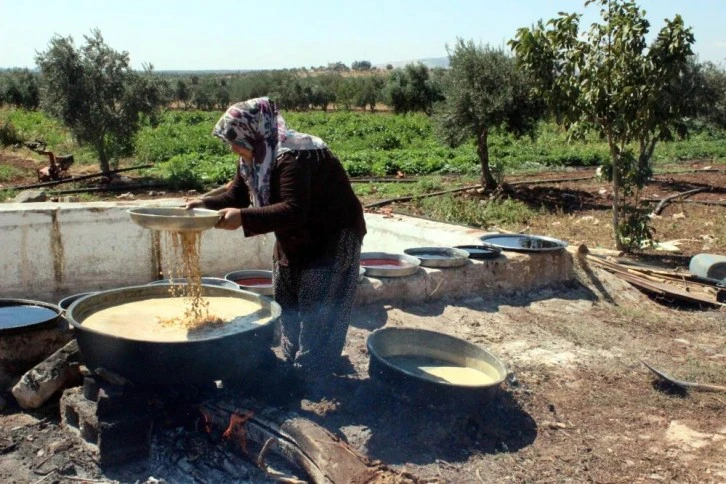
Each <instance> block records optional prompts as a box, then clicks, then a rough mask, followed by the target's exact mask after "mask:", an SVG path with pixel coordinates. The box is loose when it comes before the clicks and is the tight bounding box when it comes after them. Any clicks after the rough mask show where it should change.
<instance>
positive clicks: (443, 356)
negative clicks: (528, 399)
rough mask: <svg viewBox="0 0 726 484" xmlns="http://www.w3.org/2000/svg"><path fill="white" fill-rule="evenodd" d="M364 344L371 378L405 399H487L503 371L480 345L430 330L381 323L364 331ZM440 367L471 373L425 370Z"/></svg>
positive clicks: (445, 402)
mask: <svg viewBox="0 0 726 484" xmlns="http://www.w3.org/2000/svg"><path fill="white" fill-rule="evenodd" d="M367 347H368V354H369V357H370V362H369V366H368V373H369V375H370V377H371V379H372V380H374V381H376V382H378V383H380V384H381V385H383V386H385V387H386V388H388V389H389V390H390V392H391V393H392V394H393V395H394V396H396V397H398V398H400V399H402V400H404V401H407V402H411V403H420V404H425V405H450V404H454V405H457V406H462V407H466V408H469V406H474V407H475V406H477V405H479V404H483V403H486V402H487V401H489V400H491V399H492V398H493V397H494V396H495V395H496V394H497V392H498V391H499V388H500V386H501V383H502V382H503V381H504V379H505V378H506V376H507V368H506V367H505V365H504V363H502V361H501V360H500V359H499V358H497V357H496V356H494V355H493V354H491V353H490V352H488V351H487V350H485V349H484V348H481V347H480V346H477V345H474V344H472V343H469V342H468V341H465V340H463V339H460V338H456V337H453V336H450V335H447V334H443V333H437V332H435V331H429V330H425V329H414V328H383V329H379V330H377V331H375V332H374V333H373V334H371V335H370V336H369V337H368V341H367ZM411 362H413V364H411ZM421 362H427V363H426V364H427V365H428V364H429V362H431V365H432V366H424V365H422V364H421ZM444 368H446V369H449V370H456V372H453V373H452V374H455V375H457V376H460V375H466V376H467V377H470V376H472V375H473V376H474V378H469V379H461V380H459V379H457V378H451V379H447V378H445V377H442V376H441V375H442V373H438V374H436V373H435V372H431V373H430V372H429V371H427V370H431V369H444Z"/></svg>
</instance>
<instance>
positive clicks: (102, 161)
mask: <svg viewBox="0 0 726 484" xmlns="http://www.w3.org/2000/svg"><path fill="white" fill-rule="evenodd" d="M96 152H97V153H98V165H99V168H100V170H101V171H102V172H103V173H108V172H109V171H111V167H110V166H109V164H108V154H107V153H106V145H105V143H104V142H103V140H100V141H98V142H97V143H96Z"/></svg>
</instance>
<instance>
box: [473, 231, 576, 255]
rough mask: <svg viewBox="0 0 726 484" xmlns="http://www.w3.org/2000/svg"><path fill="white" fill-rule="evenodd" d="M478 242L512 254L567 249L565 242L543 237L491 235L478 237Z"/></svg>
mask: <svg viewBox="0 0 726 484" xmlns="http://www.w3.org/2000/svg"><path fill="white" fill-rule="evenodd" d="M480 240H481V241H482V242H486V243H487V244H490V245H493V246H494V247H498V248H500V249H502V250H504V251H512V252H553V251H558V250H564V248H565V247H567V242H565V241H563V240H559V239H554V238H552V237H546V236H544V235H525V234H492V235H485V236H483V237H480Z"/></svg>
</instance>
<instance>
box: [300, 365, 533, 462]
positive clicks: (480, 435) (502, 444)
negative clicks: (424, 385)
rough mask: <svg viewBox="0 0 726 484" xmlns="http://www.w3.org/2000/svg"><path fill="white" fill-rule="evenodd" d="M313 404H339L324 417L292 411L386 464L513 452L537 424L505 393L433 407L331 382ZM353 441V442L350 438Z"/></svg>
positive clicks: (344, 381)
mask: <svg viewBox="0 0 726 484" xmlns="http://www.w3.org/2000/svg"><path fill="white" fill-rule="evenodd" d="M312 392H313V393H312V395H313V396H311V397H310V398H311V399H312V400H316V399H321V398H325V399H326V400H328V401H333V400H334V401H336V402H338V407H337V409H336V410H335V411H332V412H329V413H325V414H324V415H321V414H318V413H316V412H315V411H311V410H310V409H309V407H308V409H306V408H300V409H297V410H296V411H297V412H299V413H300V414H302V415H304V416H305V417H307V418H310V419H311V420H313V421H315V422H316V423H318V424H319V425H322V426H324V427H326V428H327V429H328V430H330V431H331V432H333V433H336V434H341V433H343V430H345V433H346V434H348V435H349V438H350V440H352V441H358V442H357V444H358V445H362V447H363V448H364V450H365V453H366V455H367V456H368V457H369V458H371V459H380V460H381V461H383V462H386V463H388V464H405V463H414V464H418V465H425V464H430V463H435V462H436V461H441V460H443V461H447V462H461V461H466V460H467V459H468V458H469V457H470V456H471V455H473V454H482V453H484V454H493V453H501V452H516V451H517V450H519V449H522V448H523V447H526V446H528V445H530V444H532V442H534V440H535V438H536V437H537V424H536V423H535V421H534V420H533V419H532V417H531V416H530V415H529V414H528V413H527V412H526V411H524V409H522V408H521V406H520V405H519V404H518V403H517V402H516V401H515V399H514V398H513V397H512V396H511V394H510V393H509V392H507V391H505V390H502V391H501V392H499V394H498V396H497V397H495V398H494V400H492V401H490V402H489V403H481V404H479V405H476V406H474V407H473V408H469V409H466V408H462V406H460V405H458V402H452V403H451V404H450V405H447V406H438V407H432V406H427V405H425V404H411V403H407V402H403V401H401V400H399V399H398V398H396V397H395V396H394V395H395V389H392V388H384V387H382V386H380V385H379V384H378V383H376V382H373V381H371V380H370V379H362V380H361V379H357V378H340V377H337V378H335V377H334V378H333V379H332V380H330V381H328V382H327V383H326V384H325V385H324V387H319V388H317V389H313V390H312ZM351 435H352V437H351Z"/></svg>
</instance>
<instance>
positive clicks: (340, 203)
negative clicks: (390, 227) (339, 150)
mask: <svg viewBox="0 0 726 484" xmlns="http://www.w3.org/2000/svg"><path fill="white" fill-rule="evenodd" d="M203 201H204V206H205V207H206V208H209V209H212V210H219V209H221V208H226V207H234V208H240V209H242V210H241V212H242V229H243V230H244V234H245V236H246V237H251V236H254V235H259V234H265V233H269V232H274V233H275V237H276V238H277V242H276V244H275V253H274V258H275V260H277V261H279V262H280V263H281V264H282V265H294V266H299V267H303V268H304V267H306V266H309V265H310V264H316V265H334V263H335V261H334V260H333V258H334V255H335V244H336V242H337V240H338V234H339V233H340V231H341V230H343V229H346V228H347V229H352V230H353V231H354V232H355V233H356V235H357V236H358V238H359V239H360V240H361V241H362V240H363V236H364V235H365V233H366V226H365V220H364V218H363V208H362V207H361V204H360V201H359V200H358V197H356V196H355V193H353V188H352V187H351V184H350V181H349V180H348V176H347V174H346V173H345V170H344V169H343V166H342V164H341V163H340V161H339V160H338V158H336V157H335V156H334V155H333V154H332V153H331V152H330V151H329V150H316V151H310V152H308V151H293V152H287V153H284V154H282V155H280V156H279V157H278V159H277V160H276V161H275V163H274V165H273V169H272V175H271V178H270V203H269V204H268V205H266V206H264V207H253V206H251V202H250V192H249V189H248V188H247V184H246V183H245V181H244V179H243V178H242V176H241V174H240V171H239V168H238V169H237V175H236V176H235V179H234V181H233V182H232V184H231V185H230V186H229V187H228V188H227V191H226V192H224V193H222V194H220V195H217V196H213V197H206V198H204V199H203Z"/></svg>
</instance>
